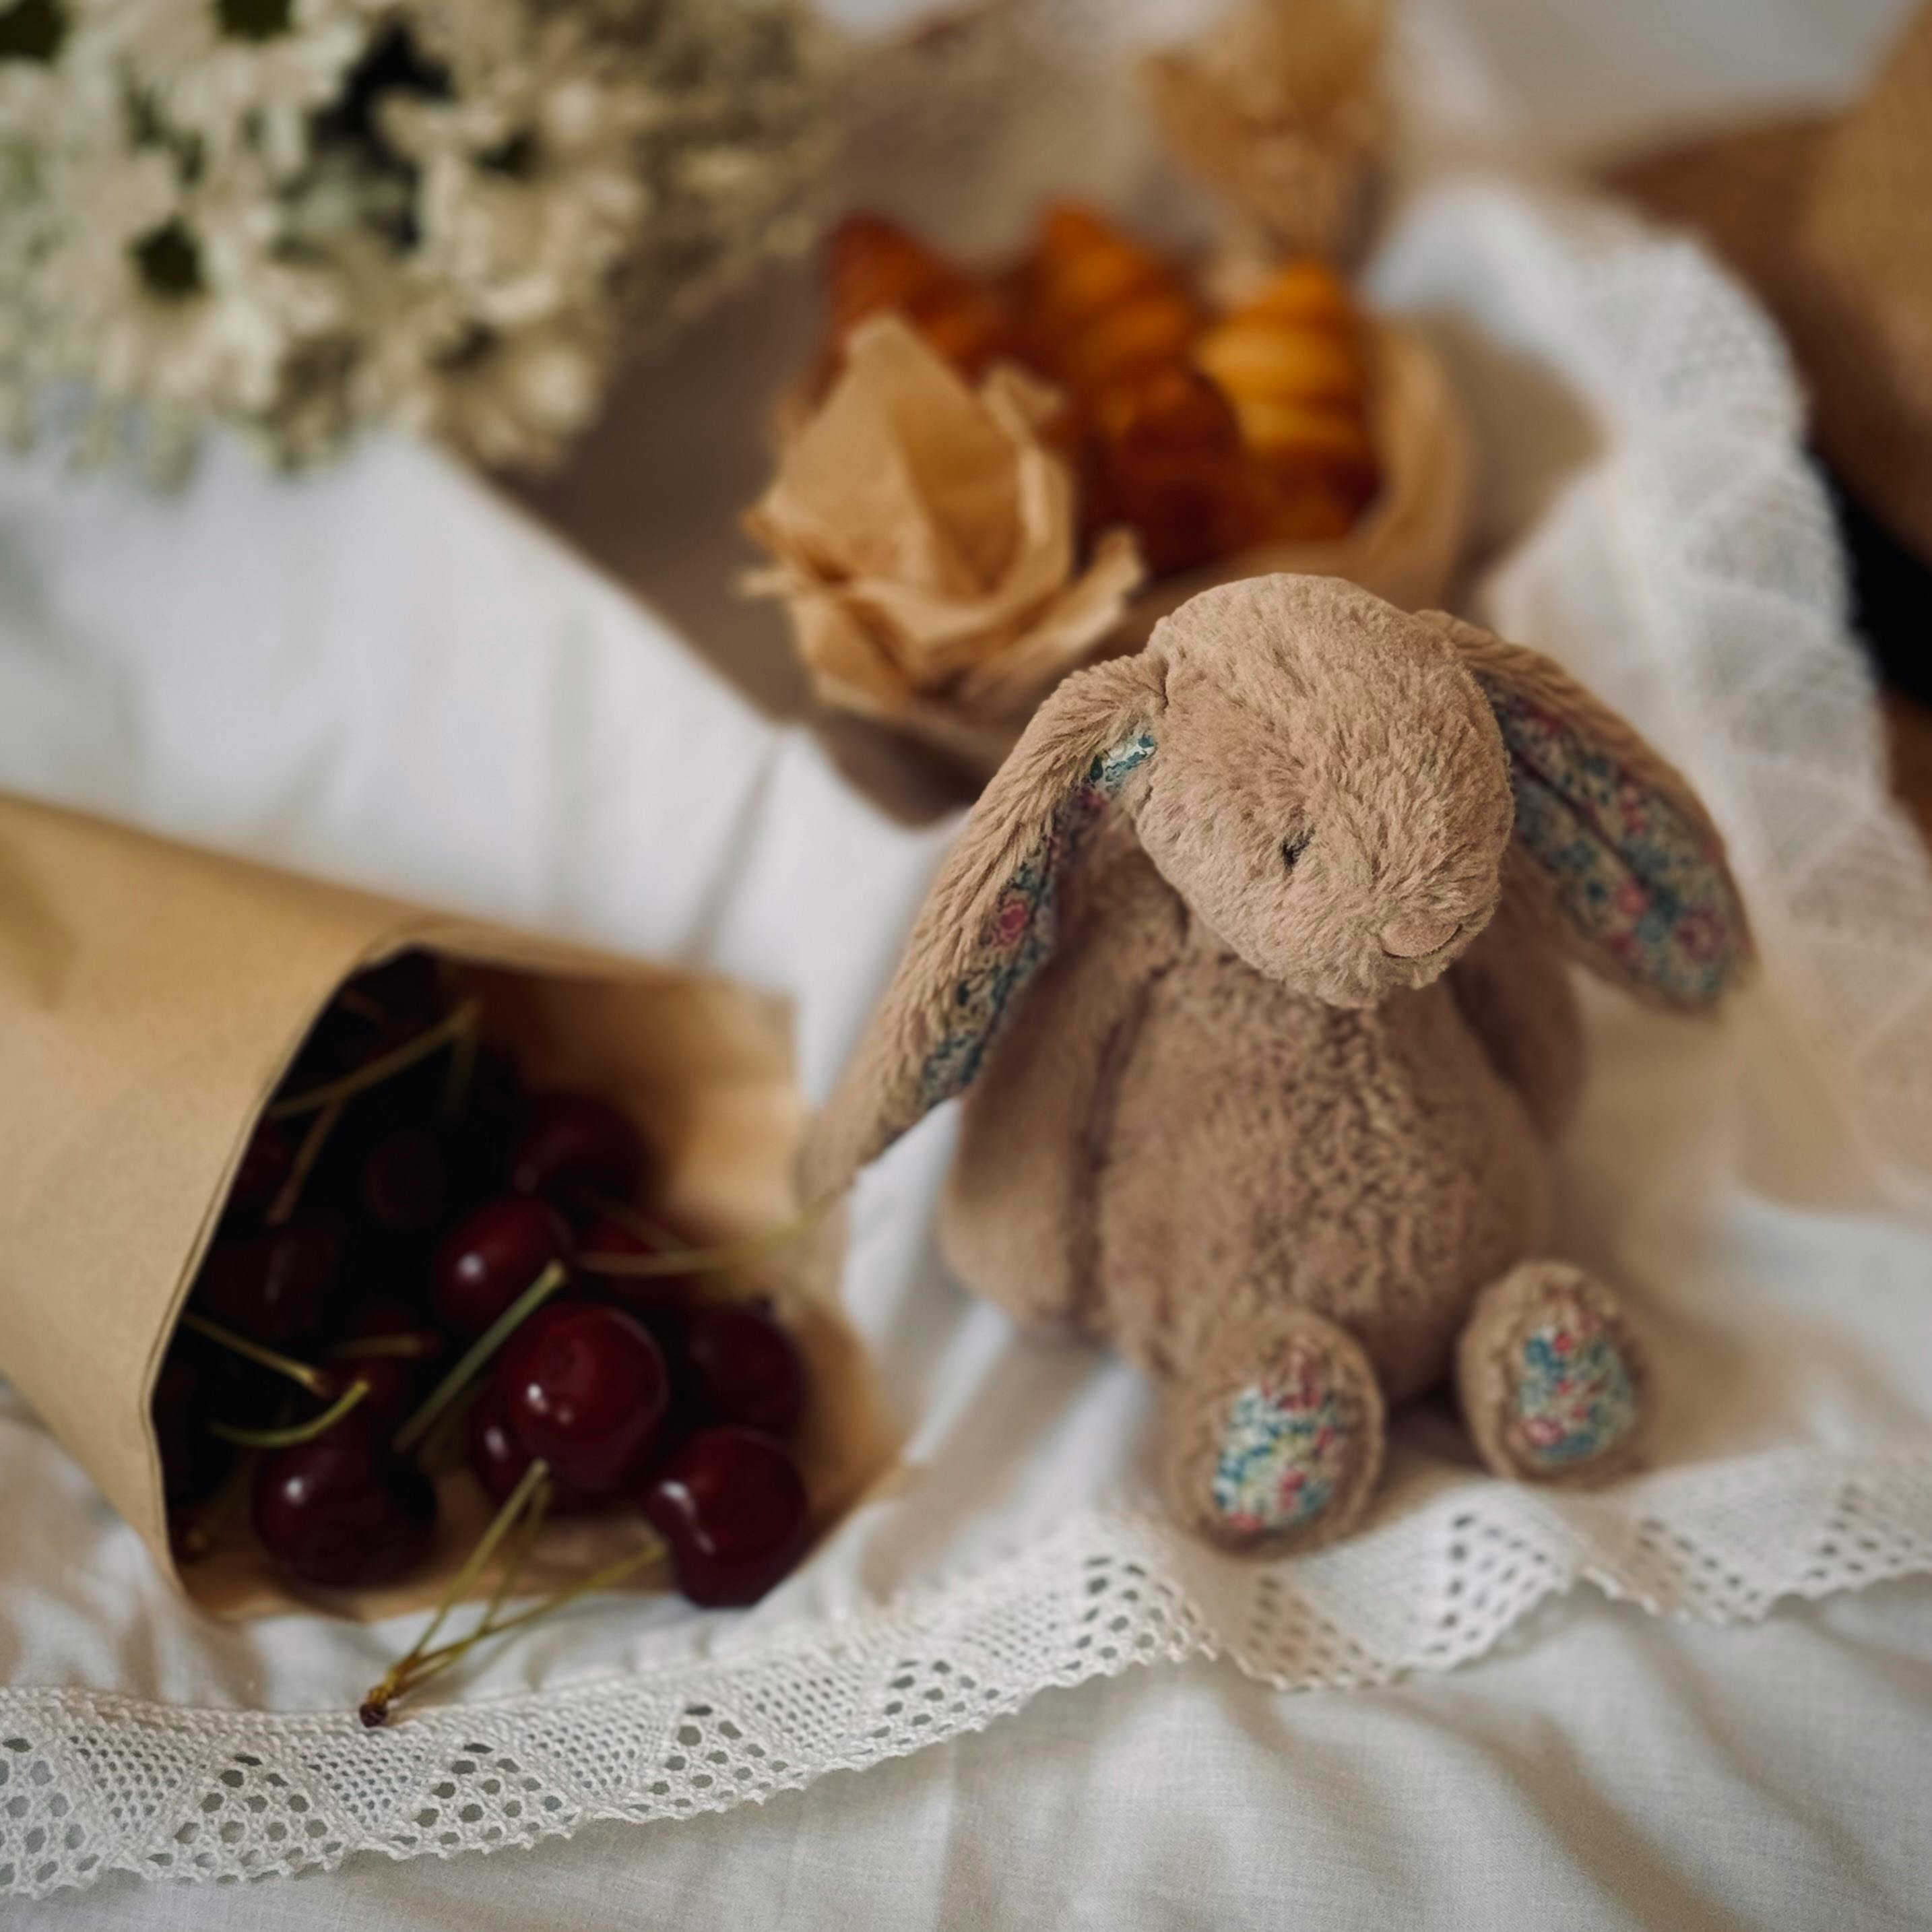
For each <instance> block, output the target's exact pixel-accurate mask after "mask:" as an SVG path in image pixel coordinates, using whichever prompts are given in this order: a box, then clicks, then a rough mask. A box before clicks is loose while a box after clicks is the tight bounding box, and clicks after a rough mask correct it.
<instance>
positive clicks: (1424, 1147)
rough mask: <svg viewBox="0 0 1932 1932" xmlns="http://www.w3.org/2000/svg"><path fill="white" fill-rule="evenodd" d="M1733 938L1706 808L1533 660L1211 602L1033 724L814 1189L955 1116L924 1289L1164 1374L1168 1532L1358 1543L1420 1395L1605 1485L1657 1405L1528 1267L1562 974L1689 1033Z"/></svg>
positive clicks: (836, 1119) (845, 1098) (1558, 1091)
mask: <svg viewBox="0 0 1932 1932" xmlns="http://www.w3.org/2000/svg"><path fill="white" fill-rule="evenodd" d="M1748 947H1749V940H1748V932H1747V929H1746V928H1745V922H1744V918H1743V914H1742V909H1741V907H1740V906H1739V902H1738V900H1737V897H1736V890H1735V888H1734V886H1733V884H1732V883H1731V880H1730V875H1729V874H1728V872H1727V871H1726V870H1725V868H1724V860H1723V852H1722V846H1721V842H1720V841H1719V840H1718V836H1717V834H1716V832H1715V830H1714V829H1712V826H1711V824H1710V821H1709V819H1708V817H1706V815H1705V814H1704V812H1703V808H1702V807H1701V806H1700V805H1699V804H1698V802H1697V799H1696V796H1695V795H1694V793H1691V790H1690V789H1689V787H1688V786H1687V785H1686V784H1685V783H1684V781H1683V780H1682V778H1679V776H1678V775H1677V774H1676V772H1673V771H1672V770H1671V769H1670V767H1669V766H1667V765H1666V764H1664V762H1663V760H1661V759H1660V758H1658V757H1657V755H1656V754H1655V752H1653V751H1651V750H1650V748H1649V746H1647V745H1645V744H1644V743H1643V741H1642V740H1641V739H1639V738H1638V737H1637V734H1636V733H1634V732H1633V731H1632V730H1631V729H1630V727H1628V725H1626V724H1624V723H1623V722H1622V720H1621V719H1619V718H1616V716H1615V715H1614V714H1613V713H1611V712H1608V711H1607V710H1606V709H1604V707H1603V706H1601V705H1600V704H1598V703H1597V701H1596V700H1595V699H1593V698H1592V697H1590V696H1589V693H1587V692H1586V691H1583V690H1582V689H1581V688H1580V687H1579V686H1577V685H1575V684H1574V683H1573V682H1571V680H1570V679H1568V678H1567V677H1565V676H1564V675H1563V673H1562V672H1561V671H1559V670H1558V669H1557V668H1556V666H1554V665H1553V664H1550V663H1549V662H1548V661H1547V660H1546V659H1544V658H1538V657H1537V656H1536V655H1535V653H1533V652H1526V651H1523V650H1520V649H1517V647H1515V646H1510V645H1506V644H1504V643H1501V642H1500V641H1499V640H1497V639H1496V638H1493V637H1490V635H1489V634H1487V632H1484V631H1477V630H1475V629H1473V628H1471V627H1470V626H1468V625H1462V624H1459V623H1457V622H1456V621H1455V620H1454V619H1450V618H1447V617H1443V616H1436V615H1430V616H1423V617H1419V618H1418V617H1409V616H1404V615H1403V613H1400V612H1398V611H1397V610H1393V609H1391V607H1389V606H1388V605H1387V604H1382V603H1380V602H1379V601H1378V600H1376V598H1373V597H1371V596H1370V595H1367V593H1366V592H1362V591H1361V590H1358V589H1355V588H1354V587H1353V586H1350V585H1348V584H1345V583H1340V582H1338V581H1337V580H1332V579H1325V578H1309V577H1265V578H1256V579H1253V580H1250V581H1248V582H1246V583H1237V584H1231V585H1226V586H1221V587H1220V589H1216V590H1213V591H1210V592H1206V593H1204V594H1203V595H1202V596H1200V597H1198V598H1195V599H1194V600H1193V601H1192V602H1190V604H1186V605H1184V607H1182V608H1181V610H1179V611H1178V612H1177V613H1175V615H1174V616H1172V617H1170V618H1169V619H1166V621H1165V622H1163V625H1161V626H1160V628H1159V629H1158V630H1157V631H1156V633H1155V635H1154V639H1153V640H1152V641H1151V643H1150V644H1149V645H1148V648H1147V649H1146V650H1145V652H1142V654H1141V655H1139V657H1137V658H1127V659H1121V660H1119V661H1116V662H1114V663H1112V664H1106V665H1103V666H1101V667H1099V668H1097V669H1096V670H1092V671H1089V672H1087V673H1083V674H1082V675H1080V676H1076V677H1074V678H1073V679H1069V680H1068V681H1067V683H1066V684H1064V685H1062V686H1061V688H1060V690H1059V691H1058V692H1056V693H1055V695H1054V697H1052V699H1051V700H1049V703H1048V704H1047V705H1046V706H1045V707H1044V708H1043V710H1042V712H1040V715H1038V716H1037V718H1035V719H1034V722H1033V724H1031V725H1030V726H1029V727H1028V730H1027V733H1026V734H1025V736H1024V737H1023V738H1022V739H1021V741H1020V743H1019V745H1018V746H1017V747H1016V749H1015V751H1014V752H1013V755H1012V757H1010V758H1009V760H1007V764H1006V765H1005V766H1004V767H1003V768H1002V769H1001V772H1000V773H999V775H998V776H997V777H996V778H995V780H994V781H993V783H992V785H991V786H990V787H989V789H988V790H987V793H986V795H985V796H984V797H983V799H981V801H980V804H979V805H978V806H977V808H975V810H974V814H973V815H972V817H971V819H970V820H968V825H967V827H966V829H965V832H964V833H963V834H962V836H961V838H960V840H959V843H958V844H957V845H956V847H954V850H953V853H952V854H951V855H950V856H949V858H948V860H947V865H946V867H945V868H944V871H942V873H941V877H940V878H939V880H938V883H936V884H935V886H934V889H933V890H932V894H931V895H930V896H929V898H928V901H927V903H926V907H925V908H924V909H923V910H922V913H921V915H920V919H919V925H918V926H917V927H916V929H915V931H914V932H913V936H912V939H911V941H910V944H909V946H908V948H907V956H906V959H905V961H904V964H903V965H901V968H900V971H899V974H898V978H897V979H896V980H895V982H894V985H893V989H892V992H891V994H890V995H889V996H888V998H887V1000H886V1005H885V1007H884V1008H883V1010H882V1011H881V1013H880V1016H879V1018H878V1019H877V1020H876V1021H875V1022H874V1026H873V1029H872V1031H871V1034H870V1035H869V1036H868V1039H867V1041H866V1043H865V1048H864V1049H863V1050H862V1053H861V1055H860V1057H859V1061H858V1062H857V1063H856V1064H855V1066H854V1067H853V1070H852V1072H851V1073H850V1074H849V1075H848V1076H847V1082H846V1084H845V1085H844V1088H842V1089H841V1093H840V1094H839V1096H838V1098H837V1099H836V1100H835V1102H834V1104H833V1106H832V1108H831V1109H830V1110H829V1112H828V1113H827V1115H826V1117H825V1118H824V1120H823V1121H822V1122H821V1123H820V1127H819V1128H818V1130H817V1133H816V1134H815V1136H814V1144H813V1146H812V1149H811V1166H813V1167H814V1168H815V1169H816V1170H817V1171H816V1173H815V1174H814V1175H813V1177H812V1178H814V1180H815V1181H817V1182H819V1183H820V1184H830V1185H837V1184H839V1182H840V1181H842V1180H843V1179H844V1178H847V1177H848V1176H849V1175H850V1172H851V1171H852V1170H853V1168H854V1167H855V1166H856V1165H858V1164H859V1163H861V1162H862V1161H863V1160H867V1159H869V1158H870V1157H871V1155H872V1154H874V1153H876V1152H877V1151H878V1149H879V1148H880V1147H881V1146H883V1145H885V1144H886V1142H889V1140H890V1139H892V1137H893V1136H894V1135H895V1134H896V1133H898V1132H900V1131H901V1130H903V1129H904V1127H906V1126H907V1125H909V1124H910V1123H911V1122H912V1121H913V1120H915V1119H916V1118H918V1117H919V1115H921V1114H922V1113H923V1112H926V1109H929V1107H931V1106H933V1105H935V1104H936V1103H938V1101H940V1100H944V1099H945V1098H947V1097H950V1096H951V1095H953V1094H959V1093H962V1092H963V1093H965V1095H966V1108H965V1121H964V1126H963V1132H962V1138H961V1145H960V1150H959V1158H958V1161H957V1163H956V1167H955V1169H954V1172H953V1183H952V1186H951V1188H950V1191H949V1195H948V1199H947V1209H946V1215H945V1221H944V1237H945V1241H946V1245H947V1252H948V1253H949V1256H950V1258H951V1259H952V1261H953V1265H954V1266H955V1268H956V1270H957V1271H958V1272H959V1274H961V1275H962V1277H964V1278H965V1280H966V1281H967V1282H968V1283H969V1284H971V1286H974V1287H975V1288H977V1289H980V1291H981V1292H984V1293H986V1294H987V1295H990V1296H992V1297H993V1298H995V1299H996V1300H998V1301H1001V1302H1002V1303H1003V1304H1005V1305H1006V1306H1007V1307H1009V1308H1010V1309H1011V1310H1013V1312H1014V1313H1016V1314H1017V1315H1019V1316H1021V1317H1022V1319H1026V1320H1028V1321H1030V1322H1035V1323H1040V1324H1051V1325H1057V1326H1061V1327H1063V1328H1064V1327H1070V1328H1074V1329H1076V1330H1078V1331H1084V1332H1086V1333H1088V1334H1093V1335H1096V1336H1101V1337H1107V1338H1109V1339H1111V1340H1113V1341H1115V1343H1118V1345H1119V1346H1121V1348H1122V1349H1124V1350H1125V1351H1126V1352H1127V1353H1128V1354H1129V1355H1131V1356H1133V1358H1135V1359H1136V1361H1139V1362H1140V1363H1141V1364H1142V1365H1143V1366H1145V1367H1146V1368H1148V1370H1151V1371H1152V1372H1153V1373H1154V1374H1156V1375H1157V1376H1159V1377H1160V1379H1162V1381H1163V1383H1164V1385H1165V1387H1166V1425H1165V1435H1166V1451H1165V1463H1166V1488H1167V1492H1168V1496H1169V1502H1170V1504H1171V1505H1172V1507H1173V1508H1174V1509H1175V1511H1176V1513H1177V1514H1178V1515H1179V1516H1181V1517H1182V1519H1183V1520H1185V1521H1186V1522H1187V1523H1189V1524H1190V1526H1193V1528H1195V1529H1198V1530H1199V1531H1200V1532H1202V1534H1203V1535H1207V1536H1208V1537H1210V1538H1213V1539H1214V1540H1215V1541H1220V1542H1222V1543H1226V1544H1232V1545H1234V1546H1236V1547H1247V1546H1250V1545H1252V1544H1257V1543H1260V1542H1263V1541H1266V1542H1268V1543H1270V1544H1274V1545H1276V1546H1277V1547H1280V1546H1282V1545H1286V1544H1296V1545H1305V1544H1309V1543H1312V1542H1316V1541H1321V1540H1323V1539H1325V1538H1328V1537H1330V1536H1332V1535H1335V1534H1337V1533H1338V1532H1340V1530H1342V1529H1346V1527H1347V1526H1349V1524H1350V1523H1352V1522H1353V1521H1354V1520H1355V1518H1356V1517H1357V1516H1358V1515H1359V1514H1360V1512H1361V1510H1362V1509H1363V1508H1364V1506H1365V1505H1366V1503H1367V1499H1368V1498H1369V1496H1370V1494H1371V1493H1373V1489H1374V1486H1375V1484H1376V1478H1377V1476H1378V1475H1379V1470H1380V1466H1381V1460H1382V1443H1383V1430H1384V1416H1385V1409H1386V1406H1387V1405H1388V1403H1394V1402H1400V1401H1402V1400H1405V1399H1406V1398H1407V1397H1410V1396H1413V1395H1415V1394H1420V1393H1421V1392H1422V1391H1424V1390H1426V1389H1427V1388H1431V1387H1433V1386H1434V1385H1437V1384H1439V1383H1440V1382H1443V1381H1445V1379H1448V1380H1453V1381H1454V1384H1455V1385H1456V1387H1457V1391H1458V1393H1459V1394H1460V1397H1461V1399H1462V1403H1463V1409H1464V1412H1465V1415H1466V1417H1467V1419H1468V1421H1469V1424H1470V1427H1471V1429H1472V1433H1473V1434H1474V1436H1475V1441H1476V1445H1477V1447H1478V1450H1479V1451H1481V1454H1483V1456H1484V1459H1485V1460H1487V1462H1488V1463H1490V1465H1491V1466H1493V1468H1495V1469H1497V1470H1499V1472H1503V1473H1505V1474H1508V1475H1516V1476H1521V1477H1529V1478H1537V1479H1541V1480H1544V1481H1563V1480H1574V1479H1580V1478H1587V1479H1591V1480H1595V1479H1598V1478H1601V1477H1603V1476H1604V1475H1609V1474H1610V1473H1612V1472H1614V1471H1616V1470H1617V1469H1620V1468H1622V1467H1625V1466H1627V1465H1628V1463H1629V1461H1630V1460H1631V1457H1633V1455H1634V1452H1635V1450H1636V1448H1637V1441H1638V1438H1639V1435H1640V1425H1641V1424H1642V1421H1643V1415H1644V1412H1645V1408H1646V1401H1647V1382H1646V1374H1645V1370H1644V1364H1643V1359H1642V1356H1641V1354H1640V1351H1639V1350H1638V1348H1637V1343H1636V1341H1635V1339H1634V1337H1633V1336H1632V1335H1631V1332H1630V1330H1629V1328H1628V1325H1627V1323H1626V1322H1625V1319H1624V1318H1623V1316H1622V1312H1621V1310H1620V1309H1619V1306H1618V1304H1617V1302H1616V1298H1615V1297H1614V1296H1613V1295H1612V1294H1611V1293H1610V1291H1609V1290H1608V1289H1607V1288H1605V1287H1604V1286H1603V1285H1602V1284H1601V1283H1598V1282H1596V1281H1594V1280H1591V1279H1590V1278H1589V1277H1586V1276H1585V1275H1583V1274H1582V1273H1581V1272H1580V1271H1578V1270H1577V1269H1575V1268H1571V1267H1568V1266H1566V1265H1564V1264H1562V1263H1560V1262H1553V1261H1550V1260H1547V1259H1541V1258H1540V1257H1541V1248H1542V1244H1543V1241H1544V1236H1545V1232H1546V1224H1547V1214H1548V1198H1549V1184H1550V1147H1551V1145H1552V1143H1553V1142H1554V1140H1555V1139H1556V1138H1557V1137H1558V1136H1559V1135H1560V1134H1561V1133H1562V1130H1563V1128H1564V1127H1565V1125H1566V1124H1567V1123H1568V1118H1569V1116H1570V1115H1571V1112H1572V1111H1573V1109H1574V1105H1575V1102H1576V1100H1577V1094H1578V1091H1579V1089H1580V1084H1581V1079H1582V1073H1583V1058H1582V1046H1581V1034H1580V1027H1579V1024H1578V1019H1577V1009H1576V1005H1575V1002H1574V997H1573V995H1572V993H1571V989H1570V986H1569V985H1568V978H1567V968H1566V966H1565V951H1566V950H1567V951H1568V952H1569V953H1571V954H1573V955H1574V956H1577V957H1578V958H1580V959H1583V961H1584V962H1586V963H1587V964H1589V965H1592V966H1593V967H1594V968H1595V969H1596V970H1598V971H1599V972H1601V973H1602V974H1604V976H1605V977H1608V978H1610V979H1613V980H1616V981H1618V982H1619V983H1622V984H1623V985H1625V986H1627V987H1628V989H1630V990H1631V991H1633V992H1636V993H1637V994H1638V995H1640V997H1645V998H1652V999H1655V1000H1656V1001H1658V1003H1660V1004H1665V1005H1669V1006H1673V1007H1680V1008H1688V1009H1695V1008H1697V1007H1704V1006H1708V1005H1709V1004H1711V1003H1712V1001H1715V999H1716V998H1718V996H1719V995H1720V994H1721V992H1722V991H1723V990H1724V987H1725V986H1726V985H1727V983H1729V981H1730V979H1731V977H1733V975H1734V974H1735V972H1736V970H1737V969H1738V968H1739V967H1741V966H1742V964H1743V963H1744V962H1745V959H1746V958H1747V957H1748Z"/></svg>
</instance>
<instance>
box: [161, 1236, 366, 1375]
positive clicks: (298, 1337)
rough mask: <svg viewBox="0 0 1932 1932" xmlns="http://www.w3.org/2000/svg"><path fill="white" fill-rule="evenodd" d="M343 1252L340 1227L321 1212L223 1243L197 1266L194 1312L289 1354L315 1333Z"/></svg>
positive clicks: (224, 1238) (217, 1243) (222, 1239)
mask: <svg viewBox="0 0 1932 1932" xmlns="http://www.w3.org/2000/svg"><path fill="white" fill-rule="evenodd" d="M343 1247H344V1235H343V1229H342V1224H341V1222H340V1221H338V1220H337V1219H336V1218H335V1216H333V1215H332V1214H328V1213H326V1212H325V1211H317V1212H315V1213H312V1214H299V1215H298V1216H296V1218H295V1219H294V1220H292V1221H290V1222H289V1223H287V1224H286V1225H285V1226H282V1227H280V1228H264V1229H262V1230H261V1231H260V1232H259V1233H257V1234H252V1235H223V1236H221V1237H220V1238H218V1239H217V1241H215V1243H214V1246H213V1247H211V1248H210V1249H209V1250H208V1254H207V1257H206V1259H205V1260H204V1261H203V1262H202V1265H201V1273H200V1274H199V1276H198V1277H196V1283H195V1289H194V1305H195V1306H196V1308H198V1309H199V1310H201V1312H202V1313H203V1314H205V1315H207V1316H211V1318H212V1319H214V1320H215V1321H217V1322H224V1323H226V1325H227V1326H228V1327H229V1328H233V1329H236V1330H237V1331H239V1332H240V1333H241V1334H244V1335H246V1336H248V1337H251V1339H252V1340H255V1341H257V1342H261V1343H266V1345H267V1346H269V1348H272V1349H286V1348H288V1347H290V1346H291V1345H293V1344H296V1343H300V1342H301V1341H302V1340H303V1339H304V1338H305V1337H307V1336H309V1335H312V1334H314V1332H315V1331H316V1330H317V1328H320V1326H321V1325H322V1321H323V1316H325V1315H326V1313H328V1309H329V1298H330V1297H331V1295H332V1294H333V1293H334V1292H335V1284H336V1280H337V1277H338V1275H339V1274H341V1268H342V1256H343Z"/></svg>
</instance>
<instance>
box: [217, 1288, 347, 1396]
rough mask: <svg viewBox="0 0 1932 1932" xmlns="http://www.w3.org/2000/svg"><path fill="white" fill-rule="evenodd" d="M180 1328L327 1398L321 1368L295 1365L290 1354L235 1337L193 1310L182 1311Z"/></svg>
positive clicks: (227, 1329)
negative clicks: (190, 1331)
mask: <svg viewBox="0 0 1932 1932" xmlns="http://www.w3.org/2000/svg"><path fill="white" fill-rule="evenodd" d="M181 1326H182V1327H183V1328H191V1329H193V1331H194V1332H195V1333H196V1334H197V1335H202V1336H205V1337H207V1339H208V1340H209V1341H211V1342H214V1343H219V1344H220V1346H221V1347H223V1348H224V1349H227V1350H229V1352H230V1353H231V1354H233V1355H239V1356H241V1357H242V1358H243V1359H244V1360H245V1361H251V1362H254V1363H256V1364H259V1365H260V1367H263V1368H265V1369H273V1370H275V1373H276V1374H277V1375H278V1376H287V1378H288V1379H289V1380H290V1382H294V1383H296V1384H297V1385H299V1386H300V1387H302V1388H305V1389H307V1390H308V1392H309V1394H311V1395H325V1396H326V1394H328V1393H329V1382H328V1381H327V1380H326V1378H325V1377H324V1376H323V1373H322V1371H321V1370H320V1369H316V1368H311V1367H310V1366H309V1364H308V1363H306V1362H299V1361H296V1359H295V1358H293V1356H291V1355H278V1354H277V1353H276V1352H275V1350H274V1349H265V1348H263V1346H262V1345H261V1343H259V1342H251V1341H250V1340H249V1339H248V1337H247V1336H245V1335H238V1334H236V1332H235V1331H234V1330H233V1329H232V1328H223V1326H222V1325H221V1324H220V1322H211V1321H209V1319H208V1317H207V1316H205V1315H197V1314H196V1313H195V1311H194V1310H193V1309H192V1308H190V1309H186V1310H183V1312H182V1314H181Z"/></svg>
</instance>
